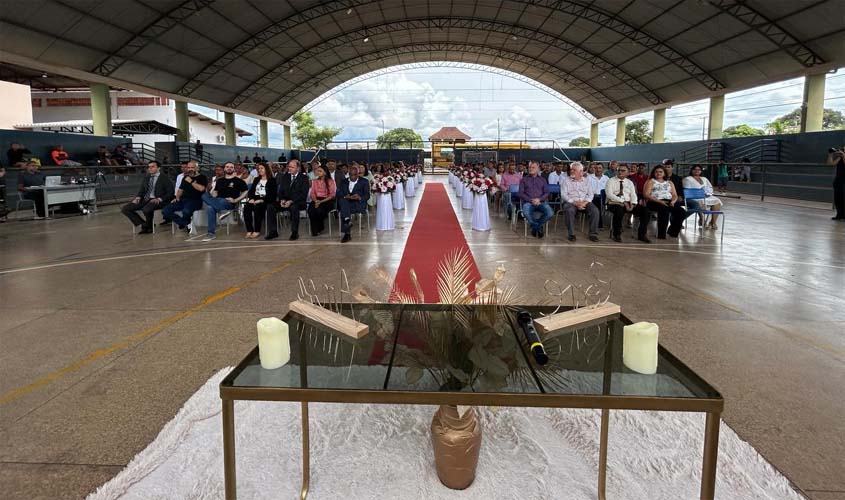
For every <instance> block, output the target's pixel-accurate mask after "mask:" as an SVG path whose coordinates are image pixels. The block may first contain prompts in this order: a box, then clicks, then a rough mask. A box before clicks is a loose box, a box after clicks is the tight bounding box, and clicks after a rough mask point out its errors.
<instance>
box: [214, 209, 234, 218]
mask: <svg viewBox="0 0 845 500" xmlns="http://www.w3.org/2000/svg"><path fill="white" fill-rule="evenodd" d="M230 215H232V211H231V210H226V211H224V212H220V213H219V214H217V220H218V221H221V220H223V219H225V218H226V217H228V216H230Z"/></svg>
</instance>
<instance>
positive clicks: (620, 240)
mask: <svg viewBox="0 0 845 500" xmlns="http://www.w3.org/2000/svg"><path fill="white" fill-rule="evenodd" d="M613 241H615V242H616V243H622V237H621V236H614V237H613Z"/></svg>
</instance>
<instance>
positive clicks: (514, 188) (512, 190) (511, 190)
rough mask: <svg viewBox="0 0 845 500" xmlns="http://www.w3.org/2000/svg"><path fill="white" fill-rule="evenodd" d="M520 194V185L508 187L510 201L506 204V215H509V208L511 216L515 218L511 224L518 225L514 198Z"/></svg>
mask: <svg viewBox="0 0 845 500" xmlns="http://www.w3.org/2000/svg"><path fill="white" fill-rule="evenodd" d="M518 193H519V184H511V185H510V186H508V200H507V203H504V204H503V205H504V207H505V213H508V207H511V215H512V217H513V219H512V221H511V224H512V225H516V213H515V212H516V211H515V210H514V209H513V196H514V195H515V194H518Z"/></svg>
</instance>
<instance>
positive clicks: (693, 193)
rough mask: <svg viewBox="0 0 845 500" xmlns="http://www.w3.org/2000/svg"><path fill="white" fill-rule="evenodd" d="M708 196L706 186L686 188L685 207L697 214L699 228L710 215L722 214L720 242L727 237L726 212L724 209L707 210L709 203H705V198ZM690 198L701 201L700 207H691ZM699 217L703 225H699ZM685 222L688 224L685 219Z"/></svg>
mask: <svg viewBox="0 0 845 500" xmlns="http://www.w3.org/2000/svg"><path fill="white" fill-rule="evenodd" d="M706 198H707V194H706V193H705V192H704V188H684V208H685V209H686V210H687V211H688V212H692V213H694V214H695V218H696V224H695V225H696V226H697V227H699V230H700V228H701V227H702V226H703V225H704V223H705V222H706V220H707V216H708V215H721V216H722V230H721V231H720V235H719V242H720V243H721V242H722V241H724V239H725V212H724V210H707V205H705V204H704V200H705V199H706ZM689 200H698V201H700V204H699V206H698V208H690V207H689V204H688V201H689ZM699 219H700V220H701V224H702V225H701V226H699V224H698V221H699ZM684 224H686V221H684Z"/></svg>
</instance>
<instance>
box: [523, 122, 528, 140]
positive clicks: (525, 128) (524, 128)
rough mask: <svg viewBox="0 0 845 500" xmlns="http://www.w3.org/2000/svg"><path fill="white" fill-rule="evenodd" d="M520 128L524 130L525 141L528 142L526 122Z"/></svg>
mask: <svg viewBox="0 0 845 500" xmlns="http://www.w3.org/2000/svg"><path fill="white" fill-rule="evenodd" d="M522 130H523V131H525V142H528V124H527V123H526V124H525V126H524V127H522Z"/></svg>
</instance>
